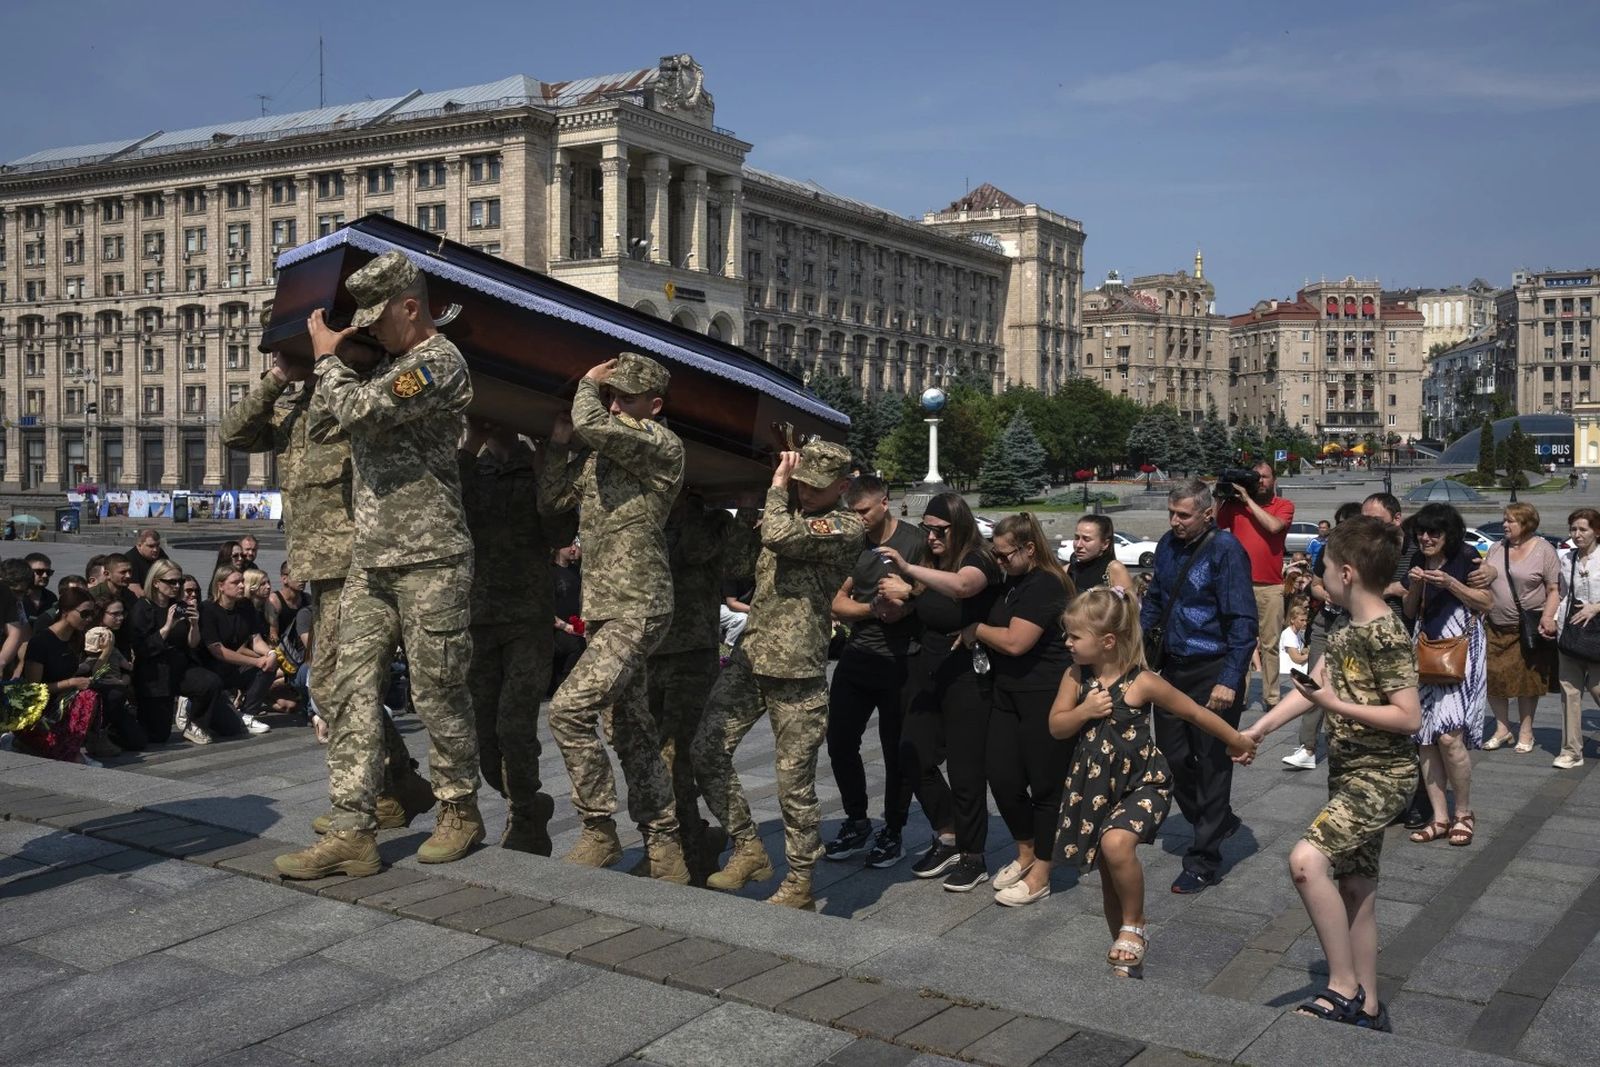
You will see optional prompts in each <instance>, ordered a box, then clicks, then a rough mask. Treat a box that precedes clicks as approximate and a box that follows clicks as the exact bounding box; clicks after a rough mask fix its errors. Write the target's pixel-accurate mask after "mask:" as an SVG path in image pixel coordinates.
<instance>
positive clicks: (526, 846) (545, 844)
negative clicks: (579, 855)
mask: <svg viewBox="0 0 1600 1067" xmlns="http://www.w3.org/2000/svg"><path fill="white" fill-rule="evenodd" d="M529 807H531V808H532V809H533V810H532V811H531V812H528V811H524V810H523V808H522V805H520V804H513V805H512V806H511V812H510V814H509V815H508V816H507V817H506V832H505V833H504V834H503V835H501V838H500V847H501V848H508V849H510V850H511V851H513V852H531V853H533V854H534V855H535V856H548V855H550V853H551V851H552V849H553V846H552V845H551V844H550V817H551V816H552V815H554V814H555V812H556V802H555V801H554V800H551V799H550V795H549V794H548V793H535V794H534V796H533V803H532V804H531V805H529Z"/></svg>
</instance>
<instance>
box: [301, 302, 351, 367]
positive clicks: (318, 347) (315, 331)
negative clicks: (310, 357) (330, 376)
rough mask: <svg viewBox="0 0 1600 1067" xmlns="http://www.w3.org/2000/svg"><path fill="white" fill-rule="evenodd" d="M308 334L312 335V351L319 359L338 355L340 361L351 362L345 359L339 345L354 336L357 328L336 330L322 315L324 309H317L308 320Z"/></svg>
mask: <svg viewBox="0 0 1600 1067" xmlns="http://www.w3.org/2000/svg"><path fill="white" fill-rule="evenodd" d="M306 332H307V333H308V334H310V335H311V351H312V353H313V354H315V355H316V356H317V358H319V359H320V358H321V357H323V356H331V355H337V356H338V357H339V358H340V359H344V361H345V362H346V363H349V362H350V361H349V360H348V359H345V354H344V353H343V352H340V351H339V344H340V342H342V341H343V340H344V339H345V338H346V337H349V336H351V335H352V334H354V333H355V332H356V327H354V326H347V327H345V328H344V329H342V330H335V329H334V328H333V327H331V326H329V325H328V320H327V317H326V316H325V315H324V314H323V313H322V309H321V308H317V310H315V311H313V312H312V313H311V317H310V318H309V319H307V320H306Z"/></svg>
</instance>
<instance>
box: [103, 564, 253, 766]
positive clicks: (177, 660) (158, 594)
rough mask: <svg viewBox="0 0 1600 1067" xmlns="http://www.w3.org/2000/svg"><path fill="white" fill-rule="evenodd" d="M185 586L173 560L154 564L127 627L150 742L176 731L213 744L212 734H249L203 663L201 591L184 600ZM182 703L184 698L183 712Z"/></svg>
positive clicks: (197, 589) (219, 681) (195, 741)
mask: <svg viewBox="0 0 1600 1067" xmlns="http://www.w3.org/2000/svg"><path fill="white" fill-rule="evenodd" d="M187 581H192V579H185V578H184V575H183V572H182V571H180V570H179V569H178V565H177V564H176V563H173V562H172V561H171V560H166V559H160V560H156V561H155V562H154V563H152V564H150V570H149V572H148V573H147V574H146V575H145V585H144V596H143V597H141V598H140V599H139V600H138V601H137V602H136V603H135V604H134V606H133V614H132V615H131V616H130V617H129V619H128V621H127V623H125V625H127V626H128V627H129V628H130V629H131V630H132V632H133V649H134V661H133V691H134V696H135V697H136V698H137V700H138V704H139V721H140V722H141V723H143V725H144V728H145V733H146V734H148V735H149V736H150V739H151V740H152V741H155V742H161V741H165V740H167V739H168V738H169V737H170V736H171V735H172V732H173V730H177V732H178V733H179V734H181V735H182V737H183V739H184V740H185V741H188V742H189V743H190V744H194V745H209V744H210V743H211V740H212V736H213V735H216V736H236V735H239V734H242V733H244V732H245V731H244V724H243V723H241V722H240V721H239V717H238V716H237V715H235V714H234V712H233V709H232V708H231V707H229V706H228V702H227V701H226V700H225V699H223V692H222V679H221V678H218V677H217V676H216V674H214V673H212V672H211V671H208V670H206V669H205V668H204V667H202V666H201V665H200V663H199V657H200V654H201V653H200V587H199V585H198V583H196V584H195V585H194V587H193V591H194V595H193V597H192V598H188V597H185V596H184V595H183V590H184V586H185V583H186V582H187ZM179 698H186V703H185V704H184V706H183V707H182V708H181V709H180V707H179Z"/></svg>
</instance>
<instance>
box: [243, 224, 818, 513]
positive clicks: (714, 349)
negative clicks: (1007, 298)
mask: <svg viewBox="0 0 1600 1067" xmlns="http://www.w3.org/2000/svg"><path fill="white" fill-rule="evenodd" d="M391 249H398V250H400V251H401V252H404V253H405V254H406V255H408V256H409V257H410V258H411V260H412V262H414V263H416V264H417V266H418V267H419V268H420V269H421V270H422V271H423V272H424V273H426V274H427V276H428V296H429V300H430V302H431V303H432V305H433V309H432V310H433V314H434V317H435V319H437V320H440V329H441V331H442V332H443V333H444V334H445V335H446V336H447V337H449V338H450V340H452V341H454V342H455V344H456V346H457V347H458V348H460V349H461V352H462V354H463V355H464V356H465V357H466V360H467V365H468V366H469V367H470V368H471V370H472V382H473V391H474V400H473V404H472V409H471V410H472V413H473V414H476V415H481V416H482V417H484V418H486V419H491V420H493V421H495V422H499V423H502V424H504V425H508V426H512V427H515V428H516V429H517V430H519V431H520V432H522V433H525V434H527V435H529V436H530V437H544V436H546V435H547V434H548V433H549V432H550V426H551V423H552V420H553V419H554V417H555V415H556V413H557V412H558V411H561V410H564V409H566V408H568V407H570V406H571V402H572V396H573V392H574V390H575V388H576V384H577V381H578V379H579V378H581V377H582V376H583V374H584V372H585V371H587V370H588V369H589V368H590V367H593V366H594V365H595V364H597V363H603V362H605V361H606V360H608V359H611V358H612V357H614V356H615V355H617V353H619V352H624V351H635V352H642V353H644V354H645V355H648V356H651V357H653V358H654V359H656V360H659V361H660V362H661V363H662V364H663V365H664V366H665V367H666V368H667V369H668V370H669V371H671V373H672V384H671V387H670V392H669V395H668V397H667V406H666V411H665V413H664V418H665V419H666V421H667V423H668V425H670V426H671V427H672V429H673V430H674V431H675V432H676V433H677V434H678V435H679V436H680V437H682V438H683V441H684V444H685V446H686V449H687V476H686V484H688V485H691V486H695V487H697V488H700V489H702V490H705V491H709V492H723V491H735V490H739V489H744V488H751V487H758V486H762V485H765V484H766V482H767V480H768V479H769V478H770V476H771V471H772V462H771V457H772V454H773V452H774V450H775V447H776V444H777V442H778V441H780V440H781V439H782V437H781V435H780V433H781V432H780V431H779V429H778V428H780V427H792V428H793V434H794V435H795V437H796V438H799V437H800V436H802V435H817V436H820V437H823V438H826V439H829V440H834V441H842V440H843V439H844V435H845V431H846V430H847V429H848V427H849V424H850V420H849V418H848V417H847V416H845V415H844V414H842V413H840V412H838V411H835V410H834V409H833V408H830V407H828V406H827V405H826V404H823V403H822V402H821V401H819V400H818V399H817V398H816V397H814V396H812V395H811V394H810V393H808V392H807V391H806V389H805V386H804V384H803V383H802V382H801V381H800V380H799V379H797V378H795V377H794V376H792V375H790V374H786V373H784V372H783V371H780V370H778V369H777V368H775V367H772V366H769V365H768V364H766V363H763V362H761V361H760V360H759V359H756V358H755V357H754V356H752V355H750V354H749V353H748V352H745V351H744V350H743V349H740V348H735V347H733V346H732V345H729V344H725V343H723V342H721V341H715V340H712V339H711V338H709V337H705V336H702V335H701V334H698V333H695V332H693V331H692V330H686V329H684V328H682V327H680V326H675V325H673V324H671V323H669V322H663V321H661V320H660V319H657V318H654V317H652V316H649V315H645V314H643V313H642V312H638V311H635V310H633V309H632V308H628V307H624V306H623V305H621V304H619V303H616V302H615V301H612V300H607V299H606V298H605V297H602V296H596V295H595V294H593V293H590V292H588V291H586V290H583V289H579V288H577V287H575V286H571V285H567V284H565V283H563V282H558V281H556V280H555V279H553V278H551V277H549V276H548V275H545V274H541V273H539V272H538V271H534V270H529V269H527V268H524V267H519V266H516V265H515V264H512V263H507V262H506V261H505V260H502V259H499V258H496V257H494V256H491V255H487V254H486V253H483V252H476V251H473V250H472V249H470V248H467V247H466V246H465V245H460V244H456V243H455V242H453V241H447V240H444V239H442V238H440V237H438V236H437V235H434V234H430V233H427V232H426V231H424V230H419V229H416V228H414V227H412V226H407V225H405V224H404V223H400V222H396V221H395V220H393V219H389V218H385V217H383V216H381V215H368V216H367V217H365V218H363V219H361V220H359V221H357V222H354V223H352V224H350V225H349V226H346V227H344V228H342V229H339V230H337V231H335V232H334V233H332V234H329V235H328V236H326V237H321V238H318V239H317V240H315V241H312V242H310V243H308V244H304V245H301V246H299V247H298V248H294V249H291V250H289V251H288V252H285V253H284V254H283V255H281V256H280V257H279V259H278V286H277V292H276V294H275V295H274V297H273V302H272V311H271V316H270V319H269V321H268V323H267V328H266V331H265V333H264V335H263V337H262V341H261V346H260V347H261V350H262V351H263V352H275V351H278V352H283V353H285V354H287V355H288V356H290V357H291V358H297V359H311V358H312V357H313V356H314V353H313V352H312V351H311V345H310V338H309V336H308V335H307V333H306V319H307V318H308V317H309V316H310V315H311V312H312V311H313V310H315V309H317V308H322V309H323V310H324V311H325V312H326V313H327V314H328V318H329V322H330V323H331V324H333V325H334V326H336V327H338V326H343V325H346V324H348V323H349V321H350V318H351V316H352V315H353V314H354V313H355V310H356V305H355V301H354V299H353V298H352V297H351V296H350V293H349V292H348V291H347V290H346V289H345V286H344V282H345V279H346V278H348V277H350V275H351V274H353V273H354V272H355V271H357V270H359V269H360V268H361V267H362V266H364V265H365V264H366V263H367V262H369V261H370V260H372V259H373V258H375V257H376V256H379V255H381V254H383V253H384V252H387V251H390V250H391ZM368 341H369V343H375V342H371V340H370V338H368Z"/></svg>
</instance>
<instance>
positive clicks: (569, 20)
mask: <svg viewBox="0 0 1600 1067" xmlns="http://www.w3.org/2000/svg"><path fill="white" fill-rule="evenodd" d="M5 8H6V10H5V16H4V27H5V28H4V34H5V37H6V38H7V41H8V43H9V44H10V45H11V47H10V48H8V49H7V57H6V63H5V65H4V67H3V68H0V99H4V100H5V101H6V106H5V107H4V108H3V110H0V159H15V158H17V157H19V156H22V155H25V154H27V153H28V152H32V151H35V150H37V149H40V148H46V147H54V146H59V145H67V144H77V143H87V142H94V141H101V140H109V139H114V138H117V137H122V136H134V135H138V134H142V133H146V132H149V131H152V130H155V129H167V130H173V129H182V128H184V127H188V126H194V125H200V124H203V123H206V122H214V121H226V120H232V119H239V118H246V117H249V116H250V115H253V114H256V113H257V110H258V107H259V104H258V101H257V99H256V95H255V94H257V93H267V94H270V95H271V96H272V101H271V103H270V105H269V106H270V107H271V109H272V110H274V111H278V112H285V111H293V110H300V109H304V108H307V107H314V106H315V105H316V103H317V56H316V43H317V35H318V33H319V31H320V32H321V33H322V34H323V35H324V37H325V39H326V42H327V96H328V102H329V103H336V102H343V101H348V100H355V99H361V98H363V97H367V96H374V97H383V96H396V95H399V94H401V93H404V92H406V91H408V90H410V89H413V88H421V89H443V88H449V87H452V86H456V85H467V84H472V83H475V82H482V81H490V80H494V79H497V78H500V77H503V76H505V75H508V74H513V73H522V74H528V75H531V76H533V77H535V78H540V79H542V80H545V81H559V80H564V79H568V78H576V77H583V76H586V75H591V74H601V73H610V72H614V71H619V70H628V69H633V68H637V67H644V66H651V65H654V64H655V63H656V61H657V59H658V58H659V57H660V56H662V55H666V54H668V53H675V52H689V53H692V54H693V55H694V56H695V57H696V58H697V59H698V60H699V61H700V63H701V65H702V66H703V67H704V68H705V70H706V88H707V89H708V90H710V91H711V93H712V94H713V95H714V96H715V98H716V103H717V117H716V121H717V124H718V125H720V126H724V127H727V128H730V129H732V130H733V131H734V132H735V133H737V134H738V135H739V136H740V137H742V138H744V139H745V140H747V141H750V142H753V143H754V145H755V149H754V151H753V152H752V153H751V156H750V162H751V163H752V164H753V165H756V166H760V167H764V168H767V169H770V170H775V171H778V172H780V173H783V174H787V175H790V176H792V177H796V178H812V179H815V180H816V181H818V182H820V183H822V184H823V185H825V186H827V187H828V188H830V189H833V190H835V191H837V192H840V193H843V194H846V195H849V196H852V197H856V198H859V199H863V200H867V201H870V202H872V203H876V204H879V205H881V206H883V207H885V208H888V209H890V210H892V211H896V212H899V213H902V214H908V215H909V214H917V213H920V212H922V211H925V210H929V209H932V208H937V207H941V206H943V205H945V204H947V203H948V202H949V201H951V200H953V199H954V198H956V197H957V196H959V195H961V193H962V191H963V190H964V189H965V188H966V186H967V184H968V183H969V182H970V184H971V185H974V186H975V185H978V184H979V183H981V182H985V181H988V182H993V183H994V184H996V185H998V186H1000V187H1001V188H1002V189H1005V190H1007V191H1008V192H1010V193H1012V194H1013V195H1015V196H1017V197H1019V198H1021V199H1023V200H1026V201H1036V202H1038V203H1040V204H1043V205H1045V206H1046V207H1049V208H1051V209H1053V210H1056V211H1060V212H1063V213H1065V214H1067V215H1070V216H1072V217H1074V218H1077V219H1080V220H1082V221H1083V223H1084V226H1085V228H1086V230H1087V231H1088V244H1087V258H1088V277H1089V282H1090V284H1091V285H1092V284H1096V283H1097V282H1098V280H1099V279H1100V278H1102V277H1103V276H1104V274H1105V271H1106V270H1107V269H1108V268H1111V267H1115V268H1118V269H1119V270H1121V271H1122V272H1123V273H1124V274H1125V275H1126V274H1134V273H1145V272H1150V271H1157V270H1174V269H1177V268H1179V267H1187V266H1189V265H1190V263H1191V261H1192V257H1193V255H1194V250H1195V247H1196V246H1197V245H1198V246H1201V247H1203V248H1204V249H1205V253H1206V269H1207V274H1208V276H1210V277H1211V278H1212V279H1213V280H1214V281H1215V282H1216V285H1217V289H1218V304H1219V310H1221V311H1224V312H1230V313H1233V312H1238V311H1242V310H1244V309H1246V308H1247V307H1248V306H1249V305H1250V304H1251V303H1252V302H1254V301H1255V300H1258V299H1261V298H1264V297H1272V296H1280V297H1281V296H1286V295H1289V294H1290V293H1292V292H1293V291H1294V290H1295V289H1296V288H1297V287H1298V286H1299V285H1300V284H1302V283H1303V282H1304V280H1305V279H1307V278H1311V279H1316V278H1318V277H1321V276H1329V277H1343V276H1344V275H1346V274H1356V275H1359V276H1363V277H1371V276H1378V277H1380V278H1382V280H1383V281H1384V283H1385V284H1386V285H1390V286H1400V285H1446V284H1450V283H1454V282H1466V281H1468V280H1470V279H1471V278H1472V277H1473V276H1475V275H1481V276H1482V277H1484V278H1487V279H1489V280H1490V281H1492V282H1495V283H1496V284H1505V283H1506V282H1507V281H1508V280H1509V277H1510V273H1511V271H1513V270H1516V269H1520V268H1523V267H1531V268H1534V269H1539V268H1543V267H1546V266H1560V267H1576V266H1597V265H1600V213H1597V212H1596V208H1595V192H1594V189H1595V175H1596V173H1597V172H1600V138H1597V137H1596V136H1595V131H1596V130H1600V64H1597V62H1596V53H1597V46H1600V4H1594V3H1590V2H1587V0H1579V2H1560V0H1461V2H1456V3H1446V2H1439V3H1404V4H1395V3H1371V2H1366V0H1349V2H1346V3H1343V4H1338V5H1325V6H1322V7H1321V8H1319V9H1318V10H1316V11H1307V10H1306V9H1305V8H1304V6H1303V5H1297V4H1285V3H1246V2H1238V3H1230V2H1227V0H1222V2H1213V3H1210V4H1200V3H1194V2H1192V0H1190V2H1173V3H1169V2H1165V0H1160V2H1156V0H1149V2H1146V3H1142V4H1132V5H1129V4H1104V3H1094V4H1091V3H1065V2H1061V0H1056V2H1033V3H1014V4H993V5H982V4H974V3H972V2H971V0H962V2H947V0H927V2H923V3H918V4H905V3H899V2H889V0H885V2H881V3H871V2H861V0H855V2H852V3H845V4H839V3H833V2H831V0H828V2H820V0H819V2H813V3H809V4H802V5H787V4H761V3H750V2H749V0H744V2H741V3H725V2H722V0H697V2H693V3H688V2H679V3H665V4H664V3H659V2H654V3H640V2H635V0H623V2H621V3H612V4H605V5H601V4H582V3H569V4H559V5H557V4H549V3H537V2H535V3H529V2H523V3H472V2H462V3H454V4H449V3H440V2H437V0H434V2H427V3H415V2H411V0H396V2H393V3H389V4H387V5H376V4H370V3H365V2H363V3H348V4H342V5H335V4H326V3H309V2H303V0H271V2H267V3H252V4H228V3H223V2H217V0H213V2H211V3H206V4H201V3H193V2H190V0H169V2H162V3H156V4H151V5H147V6H146V7H145V8H144V9H142V10H141V11H140V12H136V11H135V10H134V8H132V7H130V6H129V5H128V4H126V3H124V2H116V3H112V2H106V0H79V2H76V3H73V4H71V5H66V6H62V5H60V4H59V3H56V2H48V3H46V2H41V0H12V2H11V3H8V4H6V5H5Z"/></svg>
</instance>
